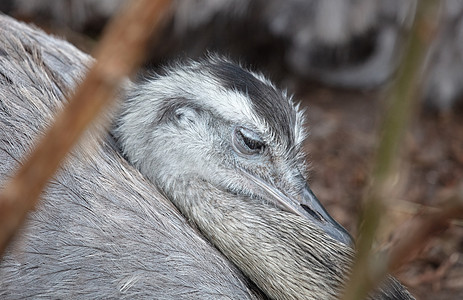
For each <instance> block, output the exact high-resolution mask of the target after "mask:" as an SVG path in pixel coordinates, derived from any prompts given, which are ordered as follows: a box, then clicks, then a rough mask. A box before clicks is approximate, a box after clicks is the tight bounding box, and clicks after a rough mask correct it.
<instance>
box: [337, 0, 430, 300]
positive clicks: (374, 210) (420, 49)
mask: <svg viewBox="0 0 463 300" xmlns="http://www.w3.org/2000/svg"><path fill="white" fill-rule="evenodd" d="M417 5H418V7H417V13H416V20H415V22H414V25H413V28H412V30H411V33H410V40H409V44H408V47H407V48H406V51H405V55H404V57H403V60H402V64H401V69H400V70H399V73H398V77H397V79H396V81H395V85H394V86H393V88H392V91H391V93H390V95H389V99H388V102H387V103H388V104H389V105H390V106H389V109H388V110H387V112H386V115H385V117H384V120H383V124H382V127H381V132H380V140H379V145H378V149H377V153H376V157H375V162H374V168H373V172H372V175H371V182H370V187H369V189H368V190H367V193H366V197H365V202H364V207H363V211H362V214H361V221H360V228H359V229H360V230H359V238H358V240H357V255H356V260H355V262H354V265H353V268H352V273H351V277H350V279H349V281H348V282H347V283H346V288H345V291H344V297H342V298H341V299H344V300H358V299H364V298H365V297H367V295H368V293H369V292H370V291H371V290H372V289H374V288H375V287H376V286H377V285H378V284H379V283H380V282H381V280H382V279H383V278H384V276H386V274H387V272H386V271H387V269H388V268H387V265H386V264H385V262H384V261H378V260H374V258H373V255H372V254H371V248H372V244H373V242H374V239H375V236H376V232H377V229H378V227H379V224H380V221H381V217H382V215H383V214H384V211H385V206H386V205H385V203H386V201H387V199H388V197H387V195H388V194H390V192H391V189H393V187H394V185H393V184H392V182H393V181H394V179H395V178H396V175H397V166H398V164H399V157H400V155H399V150H400V146H401V145H403V144H404V143H403V138H404V134H405V132H406V130H407V128H408V124H409V122H410V119H411V116H412V115H413V113H414V110H415V109H414V108H415V106H416V101H417V97H416V92H417V86H418V80H419V79H420V75H422V74H421V71H422V70H423V68H422V65H423V64H422V63H423V61H424V55H425V51H426V49H427V48H428V46H429V31H432V30H431V29H432V27H433V26H431V25H430V18H429V16H427V14H429V13H430V11H431V10H432V9H433V8H435V6H436V5H435V3H434V2H433V1H418V4H417ZM423 33H426V34H423ZM378 270H379V271H378Z"/></svg>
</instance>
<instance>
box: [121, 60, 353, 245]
mask: <svg viewBox="0 0 463 300" xmlns="http://www.w3.org/2000/svg"><path fill="white" fill-rule="evenodd" d="M303 123H304V114H303V111H302V110H301V109H299V106H298V105H295V103H294V102H293V100H292V97H290V96H288V95H287V93H286V92H284V91H280V90H279V89H277V88H276V87H275V86H274V85H273V84H272V83H271V82H270V81H269V80H267V79H266V78H264V77H263V76H262V75H260V74H256V73H253V72H250V71H248V70H245V69H244V68H242V67H240V66H238V65H236V64H234V63H232V62H230V61H228V60H226V59H223V58H219V57H209V58H207V59H204V60H202V61H199V62H191V61H190V62H188V63H186V64H176V65H173V66H170V67H168V68H166V69H164V70H163V72H161V73H160V74H156V75H154V76H152V77H150V78H147V79H145V80H144V81H143V82H140V83H138V84H136V85H134V86H133V88H132V89H131V90H130V91H129V95H128V97H127V100H126V101H125V102H124V103H123V109H122V113H121V116H120V118H119V121H118V124H117V126H116V131H115V135H116V137H117V138H118V140H119V143H120V145H121V148H122V149H123V152H124V154H125V155H126V156H127V158H128V159H129V161H131V162H132V163H133V164H134V165H135V166H136V167H137V168H138V169H139V170H140V171H141V172H142V173H143V174H144V175H145V176H147V177H148V178H149V179H150V180H151V181H153V182H154V183H155V184H156V185H157V186H158V187H159V188H160V189H161V190H162V191H163V192H164V193H165V194H166V195H167V197H168V198H170V199H171V200H172V201H173V202H174V204H175V205H176V206H177V207H178V208H179V209H180V210H181V211H182V212H183V213H184V214H185V215H187V216H188V217H189V218H190V219H191V218H192V214H193V211H195V208H196V207H197V204H198V203H197V202H198V201H214V203H216V204H217V205H220V201H219V199H220V197H222V196H223V195H228V196H230V195H231V196H237V197H236V203H235V205H234V206H235V207H236V208H239V209H247V208H246V207H248V208H249V209H250V207H256V205H257V206H261V207H271V208H272V209H277V210H281V211H284V212H288V213H291V214H294V215H297V216H299V217H300V218H304V219H306V220H309V221H310V222H311V223H313V224H314V225H315V226H316V227H318V228H320V229H321V231H323V232H324V233H325V234H326V236H327V237H328V238H331V239H334V240H336V241H338V242H340V243H343V244H345V245H351V244H352V239H351V237H350V235H349V234H348V233H347V231H346V230H345V229H344V228H343V227H342V226H341V225H339V224H338V223H337V222H336V221H335V220H334V219H333V218H332V217H331V216H330V215H329V214H328V213H327V211H326V210H325V209H324V208H323V206H322V205H321V204H320V202H319V201H318V199H317V198H316V197H315V195H314V194H313V192H312V191H311V189H310V188H309V185H308V184H307V174H306V169H307V168H306V163H305V154H304V152H303V147H302V144H303V141H304V139H305V136H306V133H305V130H304V124H303ZM200 193H204V194H205V195H212V196H214V197H206V196H201V195H198V194H200ZM193 219H194V218H193ZM193 221H194V220H193Z"/></svg>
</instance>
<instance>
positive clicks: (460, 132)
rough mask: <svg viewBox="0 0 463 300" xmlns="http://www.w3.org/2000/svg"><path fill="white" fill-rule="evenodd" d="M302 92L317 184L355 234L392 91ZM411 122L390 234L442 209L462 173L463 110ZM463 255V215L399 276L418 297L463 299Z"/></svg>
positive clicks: (329, 206)
mask: <svg viewBox="0 0 463 300" xmlns="http://www.w3.org/2000/svg"><path fill="white" fill-rule="evenodd" d="M297 98H299V99H301V100H302V101H303V103H304V104H305V105H306V106H307V116H308V126H309V128H310V136H309V138H308V140H307V142H306V147H307V151H308V152H309V160H310V162H311V168H312V171H311V178H310V183H311V187H312V190H313V191H314V192H315V194H316V195H317V196H318V198H319V199H320V201H321V202H322V203H323V204H324V205H325V206H326V207H327V210H328V211H329V212H330V213H331V214H332V215H333V216H334V217H335V218H336V219H337V220H338V221H339V222H340V223H342V224H343V225H344V226H345V227H346V228H347V229H348V230H349V231H350V232H351V233H352V234H353V235H354V236H355V234H356V231H357V230H356V227H357V226H356V222H357V215H358V214H359V207H360V205H361V200H362V197H363V193H364V191H365V187H366V184H367V182H368V177H369V170H370V168H371V162H372V158H373V156H374V149H375V145H376V141H377V136H378V130H377V128H378V127H379V126H378V124H379V123H380V120H381V116H382V114H383V113H384V110H383V107H384V105H383V104H382V103H383V100H384V98H385V97H383V93H381V92H366V93H352V92H347V91H336V90H330V89H326V88H319V87H311V88H306V89H305V90H304V91H302V92H299V93H298V95H297ZM411 123H412V124H411V125H410V130H409V133H408V134H407V135H406V137H405V141H404V145H403V148H404V151H403V160H402V162H401V164H400V174H402V175H401V176H400V177H399V184H398V188H397V192H395V193H394V195H391V197H390V201H391V203H393V204H392V205H391V206H392V216H393V220H394V221H393V222H390V224H389V225H390V226H387V229H386V230H387V232H388V233H389V232H390V231H394V229H395V228H397V226H398V225H399V224H401V223H403V222H404V221H405V220H407V219H410V218H411V217H412V216H413V215H414V214H416V213H419V212H420V211H423V210H424V209H425V208H427V207H435V208H438V207H439V206H440V205H442V202H443V201H444V200H445V199H446V198H447V197H448V196H449V195H450V194H451V193H452V192H453V191H455V190H456V189H457V187H458V185H459V184H461V182H462V179H463V118H462V112H454V113H453V115H447V116H437V115H435V114H432V113H429V112H420V113H417V114H416V116H415V119H414V120H413V121H412V122H411ZM405 228H406V227H405ZM402 230H403V229H402ZM388 233H385V234H387V235H388ZM462 254H463V222H462V221H461V220H456V221H454V222H453V224H452V226H451V227H450V228H449V229H448V230H446V231H445V232H444V233H443V234H442V235H440V236H439V237H437V238H435V239H432V240H431V241H430V242H429V244H428V245H427V246H426V248H425V249H424V250H423V251H422V252H421V253H420V254H419V255H418V256H417V257H415V258H414V259H413V260H412V261H411V262H410V263H408V264H407V265H404V266H403V267H402V268H401V270H399V272H397V273H396V274H395V275H396V276H397V277H398V278H399V279H400V280H401V281H402V282H403V283H404V284H405V285H406V286H408V287H409V289H410V291H411V292H412V293H413V294H414V295H415V296H416V297H417V299H463V255H462Z"/></svg>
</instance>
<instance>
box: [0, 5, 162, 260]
mask: <svg viewBox="0 0 463 300" xmlns="http://www.w3.org/2000/svg"><path fill="white" fill-rule="evenodd" d="M169 2H170V1H168V0H158V1H151V0H134V1H132V2H131V3H130V5H129V6H127V7H126V8H125V9H124V10H122V13H121V14H120V15H119V16H118V17H116V18H115V19H114V20H113V21H112V22H111V24H110V25H109V26H108V28H107V31H106V33H105V35H104V37H103V39H102V41H101V43H100V44H99V46H98V47H97V49H96V51H95V55H94V57H95V58H96V63H95V64H94V65H93V67H92V68H91V69H90V71H89V73H88V75H87V77H86V78H85V80H84V81H83V82H82V84H81V85H80V86H79V88H78V89H77V91H76V93H75V94H74V96H73V97H72V99H71V100H70V101H69V103H68V105H67V106H66V107H65V108H64V110H63V111H62V112H61V113H60V114H59V115H58V116H57V117H56V119H55V121H54V124H53V126H52V127H51V128H50V129H49V130H48V131H47V132H46V134H45V136H44V137H43V138H42V139H41V140H40V141H39V143H38V144H37V147H36V148H35V150H34V151H33V152H32V153H31V154H30V155H29V157H28V158H27V159H26V160H25V161H24V163H23V165H22V166H21V167H20V168H19V170H18V171H17V172H16V174H15V176H14V177H13V178H12V179H11V180H9V181H8V182H7V183H6V184H5V186H4V189H3V191H2V192H1V195H0V228H1V230H0V255H1V254H2V253H3V252H4V250H5V248H6V245H7V243H8V241H10V240H11V238H12V237H13V235H14V233H15V232H16V230H17V229H18V228H19V227H20V225H21V224H22V223H23V221H24V219H25V218H26V216H27V213H28V212H29V211H30V210H32V209H33V208H34V207H35V206H36V204H37V202H38V198H39V196H40V194H41V192H42V190H43V188H44V186H45V185H46V183H47V182H48V180H49V179H50V178H51V177H52V176H53V174H54V173H55V172H56V170H57V168H58V167H59V165H60V163H61V162H62V161H63V159H64V157H65V156H66V154H67V153H68V152H69V151H70V150H71V148H72V147H73V146H74V145H75V144H76V142H77V141H78V139H79V137H80V136H81V135H82V133H83V132H84V130H85V129H86V128H87V127H88V126H89V124H90V123H91V122H92V120H94V119H95V118H97V117H98V116H99V115H100V112H101V111H102V110H103V109H104V108H105V107H107V106H108V105H109V103H110V102H111V100H112V99H114V98H115V97H114V96H115V95H116V91H117V89H118V87H119V86H120V84H121V82H122V81H123V80H124V78H125V77H126V76H128V75H130V74H131V73H133V72H134V71H135V70H136V68H137V67H138V66H139V65H140V63H141V61H142V57H144V52H145V49H146V45H147V43H148V40H149V38H150V37H151V35H152V33H153V32H154V30H155V29H156V28H157V27H158V26H159V25H160V23H161V21H162V19H163V16H164V15H165V12H166V11H167V8H168V7H169Z"/></svg>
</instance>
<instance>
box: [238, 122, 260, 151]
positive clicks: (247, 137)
mask: <svg viewBox="0 0 463 300" xmlns="http://www.w3.org/2000/svg"><path fill="white" fill-rule="evenodd" d="M232 142H233V148H234V149H235V151H237V152H239V153H241V154H246V155H251V154H261V153H262V152H263V151H264V149H265V144H264V141H263V140H262V138H261V137H260V136H259V135H258V134H257V133H255V132H254V131H252V130H250V129H247V128H244V127H240V126H237V127H236V128H235V129H234V131H233V138H232Z"/></svg>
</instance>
